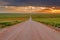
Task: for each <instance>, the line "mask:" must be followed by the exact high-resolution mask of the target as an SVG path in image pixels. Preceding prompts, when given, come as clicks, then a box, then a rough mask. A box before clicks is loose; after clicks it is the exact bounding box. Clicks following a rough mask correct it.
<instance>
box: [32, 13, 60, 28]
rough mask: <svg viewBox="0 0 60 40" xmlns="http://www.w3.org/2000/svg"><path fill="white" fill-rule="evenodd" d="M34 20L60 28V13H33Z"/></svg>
mask: <svg viewBox="0 0 60 40" xmlns="http://www.w3.org/2000/svg"><path fill="white" fill-rule="evenodd" d="M32 18H33V20H34V21H38V22H40V23H44V24H47V25H51V26H54V27H58V28H60V14H32Z"/></svg>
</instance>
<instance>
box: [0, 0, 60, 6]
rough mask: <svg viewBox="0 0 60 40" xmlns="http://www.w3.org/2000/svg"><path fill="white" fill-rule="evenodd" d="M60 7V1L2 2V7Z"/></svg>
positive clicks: (14, 0) (4, 0) (23, 0)
mask: <svg viewBox="0 0 60 40" xmlns="http://www.w3.org/2000/svg"><path fill="white" fill-rule="evenodd" d="M2 5H8V6H24V5H33V6H53V5H54V6H60V0H0V6H2Z"/></svg>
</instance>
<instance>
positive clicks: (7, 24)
mask: <svg viewBox="0 0 60 40" xmlns="http://www.w3.org/2000/svg"><path fill="white" fill-rule="evenodd" d="M20 22H22V21H18V20H16V21H6V22H0V28H5V27H8V26H12V25H15V24H17V23H20Z"/></svg>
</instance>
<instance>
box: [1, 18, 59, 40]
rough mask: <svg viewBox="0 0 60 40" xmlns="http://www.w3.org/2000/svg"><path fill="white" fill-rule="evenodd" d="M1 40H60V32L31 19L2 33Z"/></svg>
mask: <svg viewBox="0 0 60 40" xmlns="http://www.w3.org/2000/svg"><path fill="white" fill-rule="evenodd" d="M0 40H60V32H58V31H56V30H54V29H51V28H49V27H48V26H46V25H44V24H41V23H38V22H35V21H32V19H31V18H30V19H29V20H28V21H25V22H22V23H20V24H17V25H14V26H11V27H9V28H5V29H3V30H2V31H0Z"/></svg>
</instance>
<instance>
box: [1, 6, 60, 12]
mask: <svg viewBox="0 0 60 40" xmlns="http://www.w3.org/2000/svg"><path fill="white" fill-rule="evenodd" d="M53 8H54V7H51V8H49V7H35V6H0V9H2V10H0V12H23V13H34V12H37V13H40V12H47V13H60V9H59V10H58V9H53Z"/></svg>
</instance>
